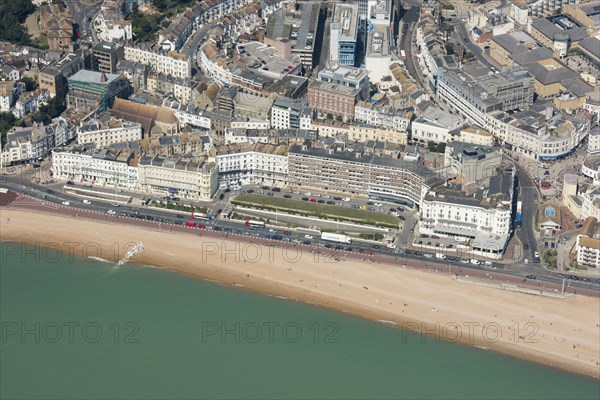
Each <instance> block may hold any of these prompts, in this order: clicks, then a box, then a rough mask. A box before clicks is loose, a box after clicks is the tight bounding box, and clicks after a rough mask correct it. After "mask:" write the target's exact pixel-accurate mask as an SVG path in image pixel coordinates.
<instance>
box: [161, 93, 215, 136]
mask: <svg viewBox="0 0 600 400" xmlns="http://www.w3.org/2000/svg"><path fill="white" fill-rule="evenodd" d="M162 107H163V108H167V109H168V110H169V111H171V112H172V113H173V114H174V115H175V118H177V120H178V121H179V123H180V124H182V125H190V126H197V127H200V128H204V129H210V124H211V118H210V117H209V116H208V115H206V114H205V113H204V110H200V109H196V108H195V107H194V106H192V105H187V106H186V105H185V104H180V103H179V102H177V101H174V100H169V99H165V100H163V103H162Z"/></svg>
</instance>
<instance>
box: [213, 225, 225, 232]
mask: <svg viewBox="0 0 600 400" xmlns="http://www.w3.org/2000/svg"><path fill="white" fill-rule="evenodd" d="M222 230H223V228H221V227H220V226H215V227H214V228H213V231H217V232H221V231H222Z"/></svg>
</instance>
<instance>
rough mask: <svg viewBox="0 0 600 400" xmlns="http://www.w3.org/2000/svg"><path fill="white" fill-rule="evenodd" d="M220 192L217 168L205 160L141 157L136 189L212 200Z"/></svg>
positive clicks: (184, 197) (185, 197)
mask: <svg viewBox="0 0 600 400" xmlns="http://www.w3.org/2000/svg"><path fill="white" fill-rule="evenodd" d="M217 189H218V167H217V165H216V164H215V163H213V162H209V161H206V160H191V159H183V158H161V157H159V156H155V157H149V156H142V157H141V158H140V160H139V163H138V186H137V190H139V191H142V192H145V193H150V194H153V195H159V196H173V195H174V196H177V197H179V198H181V199H187V200H199V201H211V200H212V197H213V195H214V194H215V192H216V191H217Z"/></svg>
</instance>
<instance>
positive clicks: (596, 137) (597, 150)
mask: <svg viewBox="0 0 600 400" xmlns="http://www.w3.org/2000/svg"><path fill="white" fill-rule="evenodd" d="M587 152H588V154H590V155H597V154H600V125H596V126H595V127H594V128H592V129H591V130H590V134H589V136H588V144H587Z"/></svg>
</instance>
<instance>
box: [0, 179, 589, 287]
mask: <svg viewBox="0 0 600 400" xmlns="http://www.w3.org/2000/svg"><path fill="white" fill-rule="evenodd" d="M4 186H5V185H4ZM10 193H11V192H9V196H11V198H13V199H14V200H13V201H12V202H11V203H10V207H14V208H17V209H31V210H36V211H42V212H46V213H54V214H59V215H63V216H67V217H70V218H84V219H93V220H98V221H101V222H104V223H125V224H128V225H136V226H141V227H147V228H150V229H153V230H156V229H158V230H161V231H165V232H185V233H189V234H194V235H199V236H203V237H206V238H211V237H214V238H220V239H224V238H228V240H235V241H242V242H246V243H257V244H261V245H265V246H273V247H282V248H286V247H289V248H296V249H303V250H304V251H309V252H317V253H319V254H320V255H322V256H324V257H333V258H340V259H342V258H354V259H360V260H361V261H363V262H366V263H386V264H392V265H397V266H399V267H405V268H415V269H421V270H425V271H429V272H432V273H440V274H448V275H453V276H464V277H468V278H474V279H485V280H488V279H489V280H490V281H494V282H503V283H511V284H516V285H519V286H527V287H530V288H535V289H544V290H555V291H557V290H558V291H559V290H562V289H561V285H562V284H563V280H562V279H559V278H558V277H556V276H555V275H553V274H551V273H548V274H546V275H544V276H538V279H537V280H528V279H525V277H524V276H523V273H522V272H519V271H514V270H504V269H503V268H502V267H501V266H498V267H497V268H494V269H489V268H482V267H478V266H474V265H469V264H461V263H456V262H454V263H453V262H444V263H443V264H442V263H437V262H436V261H435V260H434V259H431V258H429V259H427V258H423V257H417V256H414V254H413V255H406V254H390V253H386V252H384V251H382V250H379V249H377V250H374V249H371V248H370V246H369V244H365V243H358V242H355V243H352V245H351V247H350V248H349V246H348V245H345V246H343V245H340V244H337V243H325V242H322V241H320V239H319V238H318V234H316V233H315V234H312V235H314V238H313V239H310V240H308V239H306V238H304V237H303V235H304V233H303V232H300V231H294V232H290V233H291V235H290V236H287V237H288V238H290V241H289V242H284V241H280V240H273V239H263V238H259V237H258V236H262V235H263V234H266V233H268V229H267V228H257V229H255V230H251V229H249V228H247V227H245V226H244V225H243V224H241V223H239V222H233V221H229V220H223V219H220V218H217V219H214V220H213V221H211V222H204V224H205V225H206V229H198V228H197V227H187V226H181V225H177V224H175V223H174V222H175V221H178V219H177V218H176V217H175V218H173V216H174V214H173V213H169V212H161V211H156V210H148V209H145V210H143V212H144V214H145V215H146V218H136V217H131V216H130V215H128V214H127V213H126V212H125V210H128V211H129V209H128V208H127V207H119V208H118V209H117V210H118V212H119V213H121V212H122V213H123V215H122V216H119V215H108V214H106V212H102V211H98V210H97V208H95V207H94V206H93V204H92V205H90V209H86V208H84V207H86V206H84V205H81V203H76V204H77V207H72V206H63V205H60V204H57V203H53V202H51V201H49V200H51V198H50V197H47V199H46V200H40V199H38V198H35V197H30V196H24V195H18V196H17V197H16V198H15V196H14V194H10ZM0 196H2V197H3V196H7V195H6V194H3V195H0ZM0 200H1V198H0ZM93 203H98V202H97V201H94V202H93ZM72 204H75V202H73V203H72ZM150 214H154V215H155V217H153V219H152V220H148V219H147V216H148V215H150ZM159 215H165V216H166V218H171V219H170V220H162V221H158V220H157V219H158V218H161V217H159ZM180 220H181V221H184V220H185V221H187V220H190V218H184V219H180ZM195 222H196V221H195ZM199 222H200V223H201V222H202V221H199ZM209 228H212V229H209ZM281 232H282V231H281V230H280V231H279V234H281ZM270 234H271V235H273V234H274V233H270ZM292 238H293V239H292ZM294 239H295V240H296V241H300V242H305V243H306V242H307V241H308V243H307V244H303V243H293V242H292V240H294ZM567 283H568V285H567V290H568V291H570V292H573V291H579V293H580V294H587V295H592V296H599V295H600V285H598V284H596V283H593V282H590V283H586V282H581V281H568V282H567Z"/></svg>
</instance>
